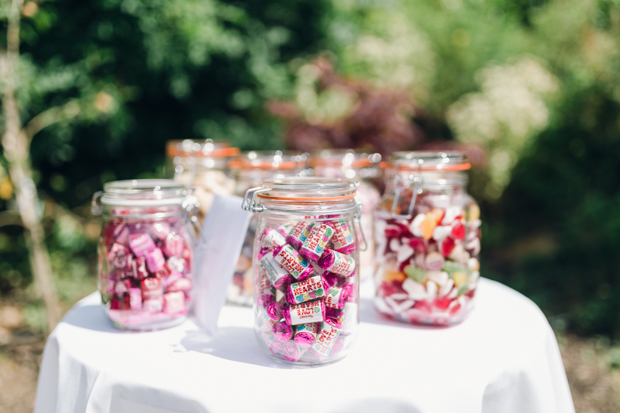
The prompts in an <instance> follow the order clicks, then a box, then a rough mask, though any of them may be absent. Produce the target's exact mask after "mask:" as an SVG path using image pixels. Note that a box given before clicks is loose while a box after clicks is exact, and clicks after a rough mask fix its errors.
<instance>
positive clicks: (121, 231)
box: [93, 180, 197, 330]
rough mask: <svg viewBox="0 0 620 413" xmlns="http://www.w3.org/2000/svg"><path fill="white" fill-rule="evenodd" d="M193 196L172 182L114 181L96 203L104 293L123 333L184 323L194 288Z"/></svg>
mask: <svg viewBox="0 0 620 413" xmlns="http://www.w3.org/2000/svg"><path fill="white" fill-rule="evenodd" d="M190 194H191V191H190V190H187V189H185V188H184V187H183V186H182V185H180V184H178V183H176V182H174V181H170V180H132V181H116V182H109V183H107V184H105V185H104V191H103V192H101V193H97V194H95V196H94V198H93V213H95V214H102V215H103V218H104V224H103V229H102V233H101V237H100V239H99V245H98V251H99V280H98V285H99V291H100V293H101V302H102V305H103V308H104V310H105V311H106V313H107V315H108V317H109V318H110V320H111V321H112V323H113V324H114V325H115V326H116V327H119V328H123V329H133V330H154V329H160V328H165V327H170V326H173V325H176V324H179V323H181V322H182V321H183V320H185V318H186V316H187V313H188V311H189V306H190V304H191V296H192V289H193V273H192V271H193V268H192V265H193V253H192V244H193V238H192V235H191V232H190V231H193V230H192V229H191V228H190V227H189V225H188V219H189V215H188V214H191V213H195V212H197V204H196V200H195V198H193V197H192V196H191V195H190Z"/></svg>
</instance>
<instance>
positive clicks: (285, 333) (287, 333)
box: [273, 321, 293, 341]
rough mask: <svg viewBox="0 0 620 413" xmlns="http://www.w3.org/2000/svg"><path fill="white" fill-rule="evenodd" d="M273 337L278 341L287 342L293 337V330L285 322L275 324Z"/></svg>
mask: <svg viewBox="0 0 620 413" xmlns="http://www.w3.org/2000/svg"><path fill="white" fill-rule="evenodd" d="M273 336H274V337H275V339H276V340H278V341H288V340H290V339H291V338H292V337H293V329H292V328H291V326H290V325H288V324H286V323H285V322H282V321H281V322H279V323H275V324H274V325H273Z"/></svg>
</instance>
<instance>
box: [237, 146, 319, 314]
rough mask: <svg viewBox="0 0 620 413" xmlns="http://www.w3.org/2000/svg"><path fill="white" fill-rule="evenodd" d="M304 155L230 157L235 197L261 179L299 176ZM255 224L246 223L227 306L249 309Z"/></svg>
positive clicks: (279, 153) (255, 219)
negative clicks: (236, 305) (234, 305)
mask: <svg viewBox="0 0 620 413" xmlns="http://www.w3.org/2000/svg"><path fill="white" fill-rule="evenodd" d="M306 159H307V155H305V154H302V153H297V152H282V151H252V152H246V153H243V154H241V155H238V156H236V157H235V158H233V159H232V160H231V161H230V162H229V163H228V167H229V169H230V172H231V175H232V177H233V178H234V180H235V187H236V189H235V195H238V196H241V197H243V195H244V194H245V192H246V191H247V190H248V189H250V188H253V187H256V186H260V185H261V184H262V183H263V181H264V180H265V179H268V178H282V177H285V176H295V175H300V174H303V173H304V172H305V169H306ZM257 225H258V216H257V215H256V214H254V216H253V217H252V218H251V220H250V224H249V226H248V232H247V233H246V236H245V239H244V242H243V247H242V249H241V254H240V255H239V259H238V261H237V265H236V267H235V274H234V275H233V282H232V284H231V285H230V287H229V289H228V293H227V300H228V302H229V303H233V304H239V305H247V306H251V305H252V301H253V297H254V295H253V293H252V285H253V278H254V277H253V273H252V249H253V247H254V236H255V234H256V227H257Z"/></svg>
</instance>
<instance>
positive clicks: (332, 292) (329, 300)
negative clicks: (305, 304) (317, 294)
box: [324, 288, 344, 308]
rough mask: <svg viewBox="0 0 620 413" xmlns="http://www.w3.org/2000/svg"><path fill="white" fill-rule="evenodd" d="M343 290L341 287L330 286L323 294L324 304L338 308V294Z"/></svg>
mask: <svg viewBox="0 0 620 413" xmlns="http://www.w3.org/2000/svg"><path fill="white" fill-rule="evenodd" d="M343 290H344V289H343V288H330V289H329V292H328V293H327V295H326V296H325V301H324V302H325V305H326V306H328V307H332V308H340V304H339V303H340V296H341V295H342V291H343Z"/></svg>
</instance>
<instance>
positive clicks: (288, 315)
mask: <svg viewBox="0 0 620 413" xmlns="http://www.w3.org/2000/svg"><path fill="white" fill-rule="evenodd" d="M324 316H325V305H324V304H323V301H321V300H316V301H307V302H305V303H301V304H295V305H292V306H290V307H288V308H285V309H284V320H285V321H286V324H288V325H299V324H306V323H317V322H320V321H323V320H324Z"/></svg>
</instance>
